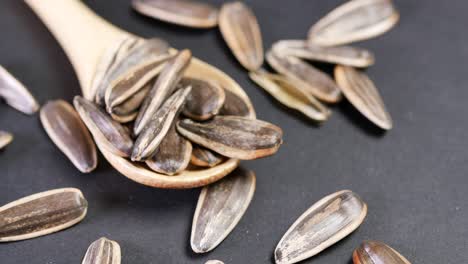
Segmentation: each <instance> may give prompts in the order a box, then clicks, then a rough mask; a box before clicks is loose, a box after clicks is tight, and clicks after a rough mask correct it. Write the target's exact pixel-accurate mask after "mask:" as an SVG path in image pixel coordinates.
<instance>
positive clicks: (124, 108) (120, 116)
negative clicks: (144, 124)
mask: <svg viewBox="0 0 468 264" xmlns="http://www.w3.org/2000/svg"><path fill="white" fill-rule="evenodd" d="M152 86H153V83H151V82H150V83H148V84H147V85H145V87H143V88H142V89H141V90H140V91H138V92H137V93H135V94H134V95H132V96H131V97H130V98H129V99H127V100H126V101H125V102H123V103H121V104H119V105H117V106H114V107H113V108H112V109H111V114H110V115H111V116H112V118H113V119H114V120H116V121H117V122H120V123H127V122H130V121H133V120H135V118H136V116H137V115H138V109H139V108H140V106H141V104H142V103H143V100H145V98H146V96H147V95H148V93H149V91H150V90H151V87H152Z"/></svg>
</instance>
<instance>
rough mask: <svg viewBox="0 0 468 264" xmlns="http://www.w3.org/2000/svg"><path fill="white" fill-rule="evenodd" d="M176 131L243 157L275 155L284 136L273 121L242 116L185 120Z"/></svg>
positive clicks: (227, 154)
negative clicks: (201, 121) (199, 121)
mask: <svg viewBox="0 0 468 264" xmlns="http://www.w3.org/2000/svg"><path fill="white" fill-rule="evenodd" d="M177 131H179V133H181V134H182V135H183V136H184V137H186V138H188V139H189V140H190V141H192V142H194V143H197V144H198V145H201V146H203V147H205V148H208V149H211V150H213V151H215V152H217V153H220V154H221V155H223V156H226V157H230V158H236V159H242V160H252V159H258V158H262V157H266V156H270V155H273V154H274V153H276V151H278V148H279V147H280V145H281V143H282V136H283V131H282V130H281V128H279V127H277V126H275V125H273V124H270V123H268V122H265V121H260V120H256V119H250V118H246V117H240V116H216V117H214V118H213V119H212V120H210V121H207V122H204V123H196V122H194V121H192V120H190V119H184V120H181V121H179V122H178V124H177Z"/></svg>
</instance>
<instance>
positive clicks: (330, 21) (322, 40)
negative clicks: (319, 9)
mask: <svg viewBox="0 0 468 264" xmlns="http://www.w3.org/2000/svg"><path fill="white" fill-rule="evenodd" d="M392 2H393V1H392V0H356V1H348V2H346V3H345V4H343V5H341V6H339V7H337V8H336V9H334V10H333V11H331V12H330V13H329V14H328V15H326V16H325V17H324V18H322V19H321V20H320V21H319V22H317V24H315V25H314V26H312V28H311V29H310V30H309V42H310V43H314V44H316V45H320V46H336V45H342V44H347V43H351V42H355V41H360V40H365V39H369V38H373V37H376V36H379V35H381V34H383V33H385V32H387V31H388V30H390V29H391V28H392V27H393V26H394V25H395V24H396V23H397V22H398V19H399V14H398V12H397V11H396V10H395V7H394V6H393V3H392Z"/></svg>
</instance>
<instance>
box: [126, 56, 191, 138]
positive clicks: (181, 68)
mask: <svg viewBox="0 0 468 264" xmlns="http://www.w3.org/2000/svg"><path fill="white" fill-rule="evenodd" d="M191 58H192V53H191V52H190V50H182V51H180V52H179V53H178V54H177V55H176V56H175V57H174V58H172V59H171V60H170V61H168V62H167V64H166V65H165V66H164V68H163V70H162V72H161V73H160V74H159V77H158V79H157V80H156V83H155V84H154V86H153V88H151V91H150V92H149V95H148V96H147V97H146V99H145V100H144V101H143V105H142V106H141V109H140V112H139V113H138V116H137V119H136V120H135V125H134V127H133V130H134V134H135V135H138V134H140V132H141V131H142V130H143V128H144V127H145V126H146V124H148V123H149V121H150V120H151V118H152V117H153V116H154V114H155V113H156V111H158V109H159V107H160V106H161V105H162V104H163V102H164V100H166V98H167V97H168V96H169V95H171V93H172V92H173V91H174V90H175V89H176V86H177V83H178V82H179V80H180V79H181V78H182V75H183V73H184V72H185V70H186V69H187V67H188V65H189V64H190V60H191Z"/></svg>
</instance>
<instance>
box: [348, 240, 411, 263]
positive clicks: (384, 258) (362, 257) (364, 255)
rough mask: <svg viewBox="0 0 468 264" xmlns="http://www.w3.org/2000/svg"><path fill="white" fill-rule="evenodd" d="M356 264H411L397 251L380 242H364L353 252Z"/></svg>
mask: <svg viewBox="0 0 468 264" xmlns="http://www.w3.org/2000/svg"><path fill="white" fill-rule="evenodd" d="M353 262H354V264H411V263H410V262H409V261H408V260H407V259H406V258H405V257H403V256H402V255H401V254H400V253H398V252H397V251H396V250H394V249H393V248H391V247H390V246H388V245H386V244H384V243H382V242H378V241H364V242H363V243H362V244H361V246H359V247H358V248H357V249H356V250H354V252H353Z"/></svg>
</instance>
